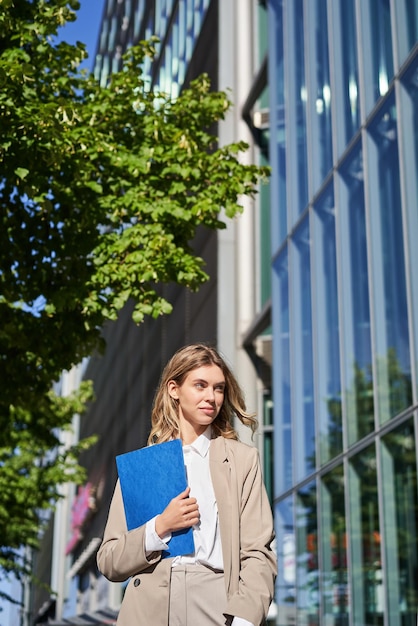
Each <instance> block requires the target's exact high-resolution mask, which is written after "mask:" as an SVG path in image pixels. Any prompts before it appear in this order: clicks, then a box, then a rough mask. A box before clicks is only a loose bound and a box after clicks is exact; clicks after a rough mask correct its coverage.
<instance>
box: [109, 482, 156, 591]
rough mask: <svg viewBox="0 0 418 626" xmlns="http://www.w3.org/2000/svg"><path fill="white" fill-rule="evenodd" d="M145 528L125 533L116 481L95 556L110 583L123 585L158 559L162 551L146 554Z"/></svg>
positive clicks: (123, 513)
mask: <svg viewBox="0 0 418 626" xmlns="http://www.w3.org/2000/svg"><path fill="white" fill-rule="evenodd" d="M145 527H146V525H145V524H144V525H143V526H139V527H138V528H134V529H133V530H130V531H128V530H127V527H126V519H125V510H124V507H123V500H122V492H121V489H120V484H119V480H118V482H117V483H116V487H115V491H114V494H113V498H112V502H111V504H110V509H109V515H108V518H107V523H106V527H105V531H104V536H103V541H102V544H101V546H100V548H99V550H98V553H97V566H98V568H99V571H100V572H101V573H102V574H103V575H104V576H106V578H108V579H109V580H111V581H112V582H122V581H124V580H126V579H127V578H129V577H130V576H133V575H134V574H138V573H140V572H142V571H143V570H145V569H147V568H148V567H149V566H150V565H153V564H154V563H157V562H158V561H159V560H160V559H161V552H153V553H152V554H151V555H150V556H148V558H147V557H146V555H145Z"/></svg>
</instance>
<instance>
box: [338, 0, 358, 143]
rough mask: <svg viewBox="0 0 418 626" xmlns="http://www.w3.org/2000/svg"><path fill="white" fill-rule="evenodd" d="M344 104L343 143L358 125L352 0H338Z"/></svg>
mask: <svg viewBox="0 0 418 626" xmlns="http://www.w3.org/2000/svg"><path fill="white" fill-rule="evenodd" d="M339 15H340V28H341V42H337V45H338V44H339V45H340V46H341V54H342V67H341V77H342V80H343V90H344V91H343V106H344V127H345V137H344V140H345V141H344V145H347V144H348V143H349V141H350V139H351V138H352V137H353V135H354V133H355V132H356V131H357V130H358V129H359V127H360V98H359V80H358V58H357V40H356V26H355V19H354V0H339Z"/></svg>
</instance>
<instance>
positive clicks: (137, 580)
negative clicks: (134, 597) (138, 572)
mask: <svg viewBox="0 0 418 626" xmlns="http://www.w3.org/2000/svg"><path fill="white" fill-rule="evenodd" d="M140 584H141V580H140V579H139V578H135V580H134V587H139V585H140Z"/></svg>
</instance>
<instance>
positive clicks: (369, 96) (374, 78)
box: [360, 0, 393, 114]
mask: <svg viewBox="0 0 418 626" xmlns="http://www.w3.org/2000/svg"><path fill="white" fill-rule="evenodd" d="M360 26H361V27H363V28H362V38H363V47H362V51H363V61H364V66H365V78H364V81H365V85H364V91H365V106H366V114H369V113H370V111H371V110H372V108H373V106H374V105H375V104H376V102H377V101H378V100H379V98H381V97H382V96H384V95H385V94H386V93H387V92H388V89H389V83H390V82H391V81H392V78H393V53H392V31H391V16H390V0H367V2H362V3H361V4H360Z"/></svg>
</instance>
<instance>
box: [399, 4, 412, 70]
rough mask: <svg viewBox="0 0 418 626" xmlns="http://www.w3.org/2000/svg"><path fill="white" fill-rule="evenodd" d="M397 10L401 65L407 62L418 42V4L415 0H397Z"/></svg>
mask: <svg viewBox="0 0 418 626" xmlns="http://www.w3.org/2000/svg"><path fill="white" fill-rule="evenodd" d="M395 10H396V15H397V21H398V32H399V33H401V36H398V50H399V57H400V58H399V63H400V65H402V63H403V62H404V61H405V59H406V57H407V56H408V54H409V52H410V51H411V50H412V48H413V47H414V46H415V44H416V42H417V41H418V4H417V3H416V2H414V0H396V2H395Z"/></svg>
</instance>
